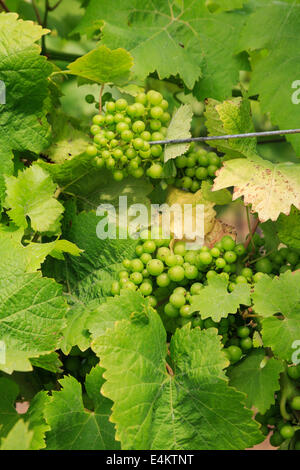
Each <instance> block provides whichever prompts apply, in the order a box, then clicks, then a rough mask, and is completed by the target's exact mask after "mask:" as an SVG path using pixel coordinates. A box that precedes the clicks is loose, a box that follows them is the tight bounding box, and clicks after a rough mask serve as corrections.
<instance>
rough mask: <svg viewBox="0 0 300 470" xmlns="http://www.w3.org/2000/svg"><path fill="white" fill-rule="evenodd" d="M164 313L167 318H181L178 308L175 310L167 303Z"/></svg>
mask: <svg viewBox="0 0 300 470" xmlns="http://www.w3.org/2000/svg"><path fill="white" fill-rule="evenodd" d="M164 312H165V315H166V316H167V317H170V318H177V317H178V316H179V310H178V308H175V307H174V306H173V305H172V304H170V303H167V304H166V305H165V307H164Z"/></svg>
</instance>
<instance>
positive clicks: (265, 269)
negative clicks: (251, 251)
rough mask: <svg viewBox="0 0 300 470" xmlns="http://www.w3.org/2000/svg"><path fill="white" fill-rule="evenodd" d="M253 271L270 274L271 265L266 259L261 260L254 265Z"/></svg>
mask: <svg viewBox="0 0 300 470" xmlns="http://www.w3.org/2000/svg"><path fill="white" fill-rule="evenodd" d="M255 269H256V271H259V272H262V273H266V274H271V272H272V270H273V265H272V263H271V261H270V260H269V259H268V258H263V259H260V260H258V261H257V262H256V263H255Z"/></svg>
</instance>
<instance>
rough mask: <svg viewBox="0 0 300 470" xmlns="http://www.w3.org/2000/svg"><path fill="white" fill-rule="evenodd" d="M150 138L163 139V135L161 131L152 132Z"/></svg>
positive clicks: (153, 139) (154, 139)
mask: <svg viewBox="0 0 300 470" xmlns="http://www.w3.org/2000/svg"><path fill="white" fill-rule="evenodd" d="M151 140H152V141H156V140H164V135H163V134H162V133H161V132H153V133H152V134H151Z"/></svg>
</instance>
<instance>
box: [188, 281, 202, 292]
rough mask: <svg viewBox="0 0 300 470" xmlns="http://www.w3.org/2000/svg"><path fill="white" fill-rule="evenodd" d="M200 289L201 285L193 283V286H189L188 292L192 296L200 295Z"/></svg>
mask: <svg viewBox="0 0 300 470" xmlns="http://www.w3.org/2000/svg"><path fill="white" fill-rule="evenodd" d="M202 288H203V285H202V284H201V283H200V282H194V284H192V285H191V289H190V292H191V294H192V295H198V294H200V292H201V290H202Z"/></svg>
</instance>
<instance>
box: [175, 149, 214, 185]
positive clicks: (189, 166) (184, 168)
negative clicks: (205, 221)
mask: <svg viewBox="0 0 300 470" xmlns="http://www.w3.org/2000/svg"><path fill="white" fill-rule="evenodd" d="M221 165H222V158H220V157H219V156H218V155H217V154H216V153H215V152H211V151H208V150H206V149H204V148H197V147H196V146H195V144H194V143H192V144H191V145H190V148H189V150H188V152H187V153H186V154H184V155H180V156H179V157H177V158H176V159H175V166H176V177H175V178H172V179H170V180H168V181H167V182H168V183H169V184H174V186H175V187H176V188H178V189H184V190H186V191H189V192H192V193H195V192H196V191H198V189H200V188H201V183H202V181H208V182H209V183H213V181H214V178H215V176H216V172H217V170H218V169H219V168H220V167H221Z"/></svg>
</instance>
